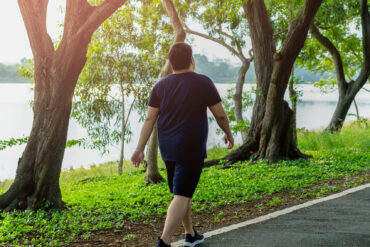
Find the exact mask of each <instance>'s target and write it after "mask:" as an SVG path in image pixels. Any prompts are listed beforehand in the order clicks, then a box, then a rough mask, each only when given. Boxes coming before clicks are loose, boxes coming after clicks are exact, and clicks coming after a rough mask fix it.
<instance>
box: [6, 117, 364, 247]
mask: <svg viewBox="0 0 370 247" xmlns="http://www.w3.org/2000/svg"><path fill="white" fill-rule="evenodd" d="M299 146H300V148H301V149H302V150H303V151H304V152H305V153H307V154H311V155H313V157H314V158H313V159H311V160H298V161H281V162H279V163H277V164H273V165H268V164H267V163H266V162H264V161H258V162H257V163H253V164H252V163H251V162H242V163H237V164H235V167H233V168H230V169H220V166H214V167H211V168H207V169H204V172H203V174H202V176H201V179H200V183H199V187H198V189H197V191H196V193H195V194H194V198H193V206H194V210H195V211H196V212H204V211H206V210H213V209H216V208H217V207H218V206H222V205H227V204H239V203H244V202H248V201H252V200H257V199H260V198H262V197H263V196H264V195H271V194H274V193H276V192H280V191H286V190H293V191H294V190H299V189H302V188H308V187H312V186H313V185H315V184H318V183H322V182H325V181H328V180H332V179H338V178H343V177H346V176H348V175H355V174H359V173H361V172H364V171H368V170H370V127H368V126H360V125H359V124H352V125H350V126H346V127H345V128H344V129H343V131H342V132H341V133H340V134H330V133H325V134H321V133H319V132H317V133H315V132H300V134H299ZM227 152H228V151H227V150H226V149H224V148H214V149H212V150H209V152H208V156H209V158H219V157H222V156H223V155H225V154H226V153H227ZM161 162H162V161H161ZM125 166H126V170H125V173H124V174H123V175H122V176H118V175H116V174H115V171H116V164H115V163H108V164H103V165H100V166H95V167H91V168H90V169H83V168H79V169H74V170H68V171H64V172H63V173H62V175H61V179H60V185H61V189H62V194H63V200H64V201H65V202H66V203H67V205H68V210H64V211H53V212H44V211H42V210H39V211H37V212H12V213H0V243H4V244H7V243H11V244H12V245H31V244H34V245H40V246H58V245H61V244H62V243H68V242H69V241H71V240H73V239H74V238H76V236H80V237H82V238H86V239H88V238H89V237H90V236H91V234H92V231H94V230H102V229H112V231H115V230H119V229H120V228H121V227H122V224H123V222H124V220H127V219H129V220H133V221H138V222H143V223H146V222H149V221H150V220H151V216H153V215H164V214H165V213H166V210H167V207H168V204H169V202H170V200H171V194H170V193H169V191H168V188H167V185H166V182H163V183H160V184H157V185H147V184H146V183H145V181H144V175H145V174H144V173H142V172H138V170H135V169H133V168H132V167H131V164H130V163H129V162H127V163H126V164H125ZM160 166H163V163H161V165H160ZM161 173H162V175H163V176H165V171H164V170H161ZM9 185H10V182H3V183H0V194H1V193H3V192H5V191H6V189H7V188H8V186H9ZM337 189H338V188H337V187H335V186H329V185H325V186H323V187H322V188H321V189H320V190H319V191H316V192H315V193H319V194H320V193H321V194H326V193H328V192H330V191H335V190H337ZM302 196H305V197H307V198H309V197H310V196H311V195H310V194H309V193H308V194H304V195H302ZM271 203H275V202H271Z"/></svg>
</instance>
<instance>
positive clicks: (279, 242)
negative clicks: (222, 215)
mask: <svg viewBox="0 0 370 247" xmlns="http://www.w3.org/2000/svg"><path fill="white" fill-rule="evenodd" d="M198 246H199V247H219V246H220V247H221V246H222V247H226V246H227V247H229V246H230V247H238V246H253V247H259V246H261V247H264V246H266V247H267V246H268V247H280V246H281V247H290V246H294V247H306V246H307V247H308V246H310V247H311V246H315V247H316V246H330V247H331V246H333V247H340V246H350V247H370V188H366V189H364V190H360V191H357V192H354V193H351V194H348V195H345V196H343V197H340V198H337V199H333V200H329V201H325V202H321V203H318V204H315V205H313V206H310V207H307V208H301V209H299V210H297V211H294V212H292V213H289V214H285V215H281V216H279V217H277V218H274V219H270V220H267V221H264V222H261V223H256V224H252V225H248V226H245V227H242V228H239V229H236V230H232V231H229V232H226V233H222V234H219V235H215V236H211V237H209V238H206V239H205V241H204V243H203V244H201V245H198Z"/></svg>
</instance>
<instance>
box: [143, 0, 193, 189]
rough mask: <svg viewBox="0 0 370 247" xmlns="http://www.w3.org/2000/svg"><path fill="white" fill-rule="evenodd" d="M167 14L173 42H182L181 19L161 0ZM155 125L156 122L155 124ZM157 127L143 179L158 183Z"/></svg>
mask: <svg viewBox="0 0 370 247" xmlns="http://www.w3.org/2000/svg"><path fill="white" fill-rule="evenodd" d="M163 2H164V4H165V7H166V10H167V13H168V16H169V17H170V20H171V24H172V28H173V30H174V33H175V38H174V41H173V43H174V44H175V43H178V42H184V41H185V38H186V33H185V31H184V28H183V26H182V23H181V20H180V18H179V16H178V14H177V11H176V9H175V6H174V5H173V2H172V1H171V0H163ZM172 72H173V71H172V66H171V64H170V62H169V60H168V59H167V61H166V63H165V65H164V66H163V68H162V71H161V74H160V78H161V79H162V78H164V77H166V76H167V75H169V74H172ZM155 125H157V123H156V124H155ZM157 156H158V129H157V126H155V127H154V129H153V132H152V135H151V138H150V141H149V146H148V151H147V153H146V160H147V164H146V165H147V169H146V176H145V179H146V181H147V182H148V183H158V182H160V181H162V180H163V178H162V176H161V174H160V173H159V171H158V161H157Z"/></svg>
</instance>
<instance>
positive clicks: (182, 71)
mask: <svg viewBox="0 0 370 247" xmlns="http://www.w3.org/2000/svg"><path fill="white" fill-rule="evenodd" d="M186 72H194V70H193V69H190V68H189V69H182V70H174V71H173V73H174V74H181V73H186Z"/></svg>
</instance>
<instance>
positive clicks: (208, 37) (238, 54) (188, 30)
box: [183, 23, 245, 61]
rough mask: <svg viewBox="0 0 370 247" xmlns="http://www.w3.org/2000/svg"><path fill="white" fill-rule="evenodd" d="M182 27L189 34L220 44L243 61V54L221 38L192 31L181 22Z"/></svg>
mask: <svg viewBox="0 0 370 247" xmlns="http://www.w3.org/2000/svg"><path fill="white" fill-rule="evenodd" d="M183 25H184V27H185V32H187V33H191V34H194V35H197V36H199V37H202V38H205V39H208V40H212V41H214V42H216V43H218V44H220V45H222V46H223V47H225V48H226V49H228V50H229V51H230V52H231V53H232V54H234V55H235V56H237V57H238V58H239V59H240V60H242V61H243V59H245V57H244V55H243V54H240V53H239V52H238V51H237V50H235V49H234V48H233V47H232V46H230V45H228V44H226V43H225V41H223V40H220V39H217V38H214V37H212V36H210V35H207V34H204V33H200V32H197V31H194V30H192V29H190V28H189V27H188V26H187V25H186V24H185V23H184V24H183Z"/></svg>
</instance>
